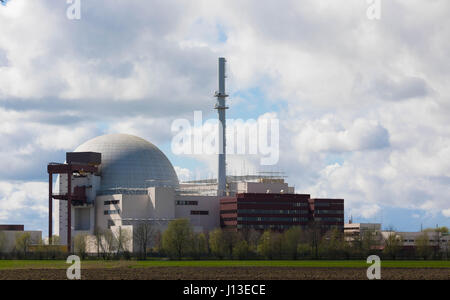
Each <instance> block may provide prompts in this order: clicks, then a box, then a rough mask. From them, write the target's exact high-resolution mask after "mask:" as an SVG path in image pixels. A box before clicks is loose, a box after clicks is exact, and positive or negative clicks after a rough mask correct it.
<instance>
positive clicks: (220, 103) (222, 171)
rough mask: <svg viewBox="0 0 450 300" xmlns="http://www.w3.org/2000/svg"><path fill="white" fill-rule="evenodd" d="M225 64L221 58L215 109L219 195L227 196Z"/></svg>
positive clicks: (224, 60)
mask: <svg viewBox="0 0 450 300" xmlns="http://www.w3.org/2000/svg"><path fill="white" fill-rule="evenodd" d="M225 63H226V59H225V58H224V57H219V68H218V75H219V76H218V77H219V91H217V92H216V93H215V95H214V96H215V97H217V103H216V106H215V109H217V112H218V114H219V157H218V160H219V162H218V163H219V166H218V174H217V175H218V176H217V183H218V186H217V195H218V196H225V192H226V185H227V182H226V178H227V172H226V161H225V158H226V137H225V136H226V134H225V133H226V118H225V110H226V109H228V107H227V106H226V105H225V99H226V97H228V95H227V94H226V92H225V76H226V75H225Z"/></svg>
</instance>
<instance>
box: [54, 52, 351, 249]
mask: <svg viewBox="0 0 450 300" xmlns="http://www.w3.org/2000/svg"><path fill="white" fill-rule="evenodd" d="M225 64H226V60H225V58H219V64H218V79H219V81H218V86H219V89H218V91H217V92H216V93H215V97H217V103H216V105H215V108H216V109H217V111H218V118H219V132H218V133H219V140H220V142H219V154H218V176H217V180H197V181H188V182H183V183H180V182H179V180H178V177H177V174H176V172H175V170H174V168H173V166H172V164H171V162H170V161H169V159H168V158H167V157H166V156H165V155H164V153H163V152H162V151H161V150H159V149H158V148H157V147H156V146H155V145H153V144H152V143H150V142H148V141H146V140H144V139H142V138H139V137H136V136H132V135H128V134H108V135H104V136H99V137H96V138H94V139H91V140H89V141H87V142H85V143H84V144H82V145H80V146H79V147H78V148H76V149H75V151H74V152H69V153H67V154H66V162H65V163H50V164H49V165H48V174H49V238H50V239H51V237H52V235H53V234H56V235H58V236H59V237H60V242H61V243H62V244H65V245H67V246H68V247H69V249H70V248H71V246H72V243H73V237H74V236H76V235H77V234H85V235H87V236H91V237H93V236H94V235H95V232H96V231H98V230H105V229H110V230H111V231H112V232H113V233H117V232H118V230H119V228H120V229H121V230H127V231H129V232H130V236H131V237H132V236H133V231H134V230H136V228H137V227H136V226H138V225H139V224H142V223H143V222H144V223H151V224H152V225H153V226H155V228H158V229H160V230H164V228H166V227H167V225H168V223H169V222H170V221H172V220H175V219H179V218H185V219H188V220H189V221H190V223H191V225H192V226H193V228H194V230H195V231H197V232H200V231H203V232H208V231H211V230H213V229H215V228H219V227H223V228H226V229H229V230H242V229H255V230H266V229H273V230H284V229H286V228H289V227H292V226H302V227H306V226H308V224H309V223H310V222H311V221H314V220H315V221H320V222H321V224H322V226H323V227H324V228H331V227H333V226H337V227H339V228H341V229H342V230H343V226H344V200H342V199H334V200H333V199H311V198H310V196H309V195H299V194H295V191H294V187H291V186H289V185H288V184H287V183H286V182H285V180H284V178H283V177H282V176H279V175H273V174H269V175H248V176H228V177H227V176H226V152H225V151H226V150H225V148H226V139H225V128H226V118H225V111H226V109H227V108H228V107H227V106H226V103H225V99H226V97H227V96H228V95H227V94H226V91H225V77H226V75H225ZM54 176H57V180H56V186H55V189H54V190H53V178H54ZM53 214H54V215H53ZM53 220H54V221H53ZM135 247H136V245H135V243H134V242H133V241H132V239H131V242H130V245H129V247H128V248H130V249H129V250H130V251H133V249H134V248H135Z"/></svg>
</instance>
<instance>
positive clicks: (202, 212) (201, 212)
mask: <svg viewBox="0 0 450 300" xmlns="http://www.w3.org/2000/svg"><path fill="white" fill-rule="evenodd" d="M191 215H202V216H205V215H209V211H207V210H191Z"/></svg>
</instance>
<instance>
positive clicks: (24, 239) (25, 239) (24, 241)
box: [15, 232, 32, 255]
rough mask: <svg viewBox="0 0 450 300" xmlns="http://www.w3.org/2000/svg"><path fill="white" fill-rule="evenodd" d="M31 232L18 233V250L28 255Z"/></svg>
mask: <svg viewBox="0 0 450 300" xmlns="http://www.w3.org/2000/svg"><path fill="white" fill-rule="evenodd" d="M31 242H32V241H31V234H30V233H28V232H24V233H22V234H20V233H19V234H17V235H16V245H15V246H16V251H18V252H19V253H21V254H23V255H26V254H27V252H28V249H29V247H30V245H31Z"/></svg>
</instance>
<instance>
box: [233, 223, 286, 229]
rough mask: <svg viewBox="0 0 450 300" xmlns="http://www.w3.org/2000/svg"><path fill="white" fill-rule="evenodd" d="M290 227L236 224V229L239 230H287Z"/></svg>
mask: <svg viewBox="0 0 450 300" xmlns="http://www.w3.org/2000/svg"><path fill="white" fill-rule="evenodd" d="M291 227H292V225H249V224H238V225H237V228H239V229H243V228H246V229H263V230H266V229H289V228H291Z"/></svg>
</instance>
